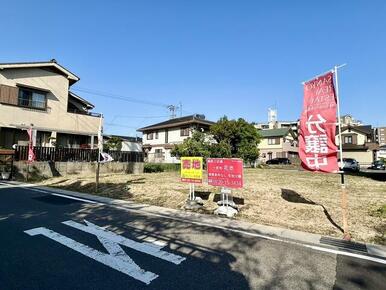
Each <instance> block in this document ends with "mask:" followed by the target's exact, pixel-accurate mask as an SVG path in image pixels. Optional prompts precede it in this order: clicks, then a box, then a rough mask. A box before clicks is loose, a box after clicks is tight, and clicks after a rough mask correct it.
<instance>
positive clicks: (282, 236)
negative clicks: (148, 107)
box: [12, 182, 386, 259]
mask: <svg viewBox="0 0 386 290" xmlns="http://www.w3.org/2000/svg"><path fill="white" fill-rule="evenodd" d="M12 184H14V185H25V186H26V187H34V188H37V189H40V190H45V191H49V192H52V193H59V194H63V195H68V196H73V197H77V198H83V199H88V200H91V201H94V202H97V203H101V204H103V205H108V206H113V207H120V208H124V209H126V210H129V211H137V212H138V211H139V212H143V213H148V214H151V215H157V216H161V217H164V218H171V219H179V220H184V221H187V222H190V223H200V224H204V225H205V226H208V227H217V228H218V227H219V225H221V227H223V228H227V229H230V230H233V231H236V232H240V233H251V234H253V235H256V236H260V235H261V237H262V238H264V237H265V238H266V237H269V238H270V239H272V240H289V241H294V242H298V243H305V244H310V245H317V246H323V247H330V246H328V245H325V244H321V243H320V239H321V238H322V235H319V234H313V233H306V232H301V231H296V230H290V229H285V228H279V227H273V226H267V225H260V224H255V223H249V222H245V221H241V220H235V219H227V218H223V217H219V216H215V215H207V214H200V213H195V212H189V211H183V210H177V209H170V208H164V207H159V206H154V205H148V204H140V203H135V202H133V201H127V200H120V199H113V198H108V197H102V196H97V195H93V194H88V193H81V192H76V191H70V190H64V189H59V188H54V187H47V186H38V185H33V184H25V183H16V182H12ZM364 245H365V246H366V248H367V252H368V254H369V255H371V256H376V257H380V258H383V259H386V247H385V246H381V245H375V244H364Z"/></svg>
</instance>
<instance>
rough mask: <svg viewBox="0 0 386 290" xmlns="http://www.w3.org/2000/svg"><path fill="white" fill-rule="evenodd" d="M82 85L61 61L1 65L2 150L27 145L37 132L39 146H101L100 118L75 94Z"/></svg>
mask: <svg viewBox="0 0 386 290" xmlns="http://www.w3.org/2000/svg"><path fill="white" fill-rule="evenodd" d="M77 81H79V77H78V76H76V75H75V74H73V73H72V72H70V71H69V70H68V69H66V68H64V67H63V66H61V65H60V64H58V63H57V62H56V61H55V60H51V61H47V62H25V63H0V147H4V148H11V147H12V145H14V144H18V145H27V143H28V134H27V131H26V129H27V128H29V127H31V126H32V128H33V130H34V133H35V134H34V136H36V146H58V147H72V148H79V147H84V148H90V147H94V146H96V143H97V142H96V139H97V135H98V130H99V123H100V115H99V114H94V113H91V112H90V110H91V109H93V108H94V106H93V105H92V104H91V103H90V102H88V101H86V100H85V99H83V98H81V97H80V96H78V95H76V94H74V93H73V92H71V91H70V88H71V86H72V85H74V84H75V83H76V82H77Z"/></svg>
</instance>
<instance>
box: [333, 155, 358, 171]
mask: <svg viewBox="0 0 386 290" xmlns="http://www.w3.org/2000/svg"><path fill="white" fill-rule="evenodd" d="M338 162H340V159H338ZM360 170H361V167H360V165H359V162H358V161H356V160H355V159H354V158H343V171H352V172H359V171H360Z"/></svg>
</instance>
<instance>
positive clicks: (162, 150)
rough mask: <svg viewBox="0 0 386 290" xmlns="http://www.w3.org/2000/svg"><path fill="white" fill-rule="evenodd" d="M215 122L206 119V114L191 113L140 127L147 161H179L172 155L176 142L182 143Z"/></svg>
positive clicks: (207, 128)
mask: <svg viewBox="0 0 386 290" xmlns="http://www.w3.org/2000/svg"><path fill="white" fill-rule="evenodd" d="M212 124H214V122H211V121H208V120H206V119H205V116H204V115H199V114H195V115H190V116H185V117H181V118H174V119H170V120H167V121H164V122H161V123H157V124H153V125H149V126H146V127H143V128H141V129H138V131H140V132H142V133H143V138H142V139H143V145H142V146H143V150H144V152H145V156H146V161H147V162H154V163H179V162H180V161H179V160H178V159H177V158H176V157H172V156H171V155H170V151H171V150H172V149H173V147H174V145H175V144H181V143H182V142H183V141H184V140H185V139H186V138H189V137H191V136H192V133H193V131H194V130H203V131H207V130H209V127H210V126H211V125H212Z"/></svg>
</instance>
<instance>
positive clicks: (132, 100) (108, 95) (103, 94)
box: [73, 87, 168, 108]
mask: <svg viewBox="0 0 386 290" xmlns="http://www.w3.org/2000/svg"><path fill="white" fill-rule="evenodd" d="M73 90H74V91H79V92H82V93H86V94H92V95H97V96H101V97H105V98H110V99H116V100H121V101H126V102H130V103H138V104H144V105H150V106H156V107H164V108H166V107H167V106H168V105H167V104H163V103H158V102H151V101H146V100H140V99H137V98H132V97H127V96H123V95H117V94H112V93H107V92H101V91H95V90H91V89H88V88H82V87H76V88H73Z"/></svg>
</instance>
